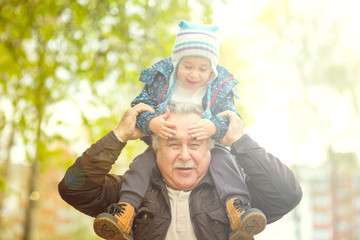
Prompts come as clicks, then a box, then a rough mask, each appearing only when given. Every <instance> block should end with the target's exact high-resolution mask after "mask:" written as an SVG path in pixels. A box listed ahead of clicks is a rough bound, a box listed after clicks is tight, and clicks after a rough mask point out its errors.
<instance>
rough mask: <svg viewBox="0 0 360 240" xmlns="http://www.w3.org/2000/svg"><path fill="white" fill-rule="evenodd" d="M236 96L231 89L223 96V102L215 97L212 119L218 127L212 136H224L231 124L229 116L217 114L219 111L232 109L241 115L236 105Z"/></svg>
mask: <svg viewBox="0 0 360 240" xmlns="http://www.w3.org/2000/svg"><path fill="white" fill-rule="evenodd" d="M234 96H235V95H234V93H233V91H230V92H229V93H228V95H227V96H224V97H223V100H222V101H221V102H219V103H218V102H217V99H215V102H214V104H213V109H212V113H213V114H212V117H211V119H210V120H211V121H212V122H213V123H214V124H215V126H216V129H217V132H216V134H215V135H213V136H212V138H214V139H219V138H222V137H224V136H225V134H226V131H227V129H228V126H229V120H228V118H227V117H221V116H216V115H217V114H218V113H221V112H224V111H225V110H230V111H233V112H235V113H236V114H237V115H239V113H238V112H237V110H236V107H235V103H234ZM239 116H240V115H239Z"/></svg>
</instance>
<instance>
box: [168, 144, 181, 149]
mask: <svg viewBox="0 0 360 240" xmlns="http://www.w3.org/2000/svg"><path fill="white" fill-rule="evenodd" d="M168 146H169V147H170V148H178V147H179V144H177V143H170V144H169V145H168Z"/></svg>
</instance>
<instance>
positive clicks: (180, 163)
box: [173, 161, 197, 168]
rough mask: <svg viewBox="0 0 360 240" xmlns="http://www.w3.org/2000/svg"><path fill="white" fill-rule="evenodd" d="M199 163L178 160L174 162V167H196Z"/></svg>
mask: <svg viewBox="0 0 360 240" xmlns="http://www.w3.org/2000/svg"><path fill="white" fill-rule="evenodd" d="M196 167H197V165H196V163H195V162H194V161H186V162H183V161H177V162H175V163H174V165H173V168H196Z"/></svg>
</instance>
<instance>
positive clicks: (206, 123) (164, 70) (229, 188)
mask: <svg viewBox="0 0 360 240" xmlns="http://www.w3.org/2000/svg"><path fill="white" fill-rule="evenodd" d="M179 26H180V28H181V29H180V31H179V33H178V34H177V36H176V41H175V45H174V49H173V53H172V57H169V58H166V59H164V60H162V61H160V62H158V63H156V64H154V65H153V67H152V68H149V69H145V70H143V71H142V73H141V76H140V80H141V81H142V82H144V83H145V87H144V89H143V90H142V92H141V93H140V94H139V96H137V97H136V98H135V99H134V101H133V102H132V106H134V105H136V104H138V103H140V102H143V103H146V104H148V105H150V106H152V107H153V108H154V109H155V113H150V112H144V113H141V114H140V115H139V116H138V118H137V125H138V126H139V128H140V129H141V130H142V131H143V132H144V133H145V134H146V135H148V136H151V135H152V134H157V135H158V136H159V137H162V138H164V139H168V138H171V137H172V136H173V134H175V131H174V130H173V128H174V126H173V124H171V123H170V122H167V121H166V118H167V117H168V114H169V110H167V106H168V104H169V103H171V104H178V103H183V102H192V103H195V104H198V105H201V106H202V107H203V108H204V109H205V111H204V114H203V117H204V118H203V119H202V120H201V121H199V122H198V123H197V124H196V125H195V126H193V127H191V129H190V130H189V134H191V135H192V137H194V138H197V139H200V140H201V139H206V138H208V137H212V138H214V139H220V138H222V137H223V136H224V135H225V133H226V131H227V127H228V120H227V118H225V117H220V116H217V114H218V113H220V112H223V111H225V110H231V111H234V112H236V108H235V105H234V99H233V98H234V96H236V93H235V92H236V90H235V85H236V84H237V83H238V82H237V80H236V79H235V78H234V77H233V75H232V74H230V73H229V72H228V71H227V70H226V69H225V68H223V67H221V66H218V59H219V41H218V39H217V37H216V35H215V32H216V30H217V27H216V26H212V25H202V24H195V23H188V22H186V21H184V20H182V21H180V22H179ZM119 140H121V139H119ZM211 155H212V158H211V159H212V160H211V163H210V167H209V172H210V174H211V175H212V178H213V179H214V182H215V185H216V189H217V192H218V194H219V197H220V198H221V200H223V201H224V204H226V210H227V213H228V217H229V220H230V223H231V228H232V231H233V232H232V233H231V235H230V239H237V237H239V236H238V235H239V234H240V233H239V231H242V230H239V229H240V225H241V226H242V228H244V224H245V225H247V224H251V221H253V220H255V221H257V222H258V223H260V225H259V226H258V227H257V229H256V230H255V231H254V232H252V235H251V236H249V239H252V236H253V235H255V234H257V233H259V232H261V231H262V230H263V229H264V228H265V225H266V218H265V215H264V214H263V213H262V212H261V211H260V210H258V209H255V208H250V204H249V202H250V195H249V192H248V189H247V186H246V184H245V179H244V178H243V174H241V172H240V170H239V169H238V167H237V165H236V163H235V160H234V159H233V156H232V155H231V154H230V152H229V150H228V149H225V148H224V147H221V146H217V147H215V148H214V149H212V150H211ZM155 165H156V159H155V154H154V152H153V151H152V150H151V149H150V148H149V149H148V150H146V151H145V152H144V153H143V154H141V155H139V156H138V157H137V158H135V159H134V161H133V162H132V163H131V165H130V169H129V170H128V171H127V172H126V173H125V175H124V181H123V184H122V186H121V192H120V199H119V202H118V203H116V204H112V205H111V206H110V207H109V213H102V214H100V215H99V216H98V217H97V218H96V219H95V221H94V229H95V232H96V233H97V234H98V235H99V236H102V237H104V236H105V233H103V232H102V231H101V229H103V227H102V226H103V225H105V224H112V225H113V226H112V227H114V228H117V229H120V230H119V232H121V234H122V236H121V237H120V239H132V237H131V236H130V230H131V228H132V224H133V219H134V217H135V213H136V212H137V211H138V210H139V208H140V206H141V204H142V201H143V198H144V196H145V193H146V190H147V187H148V185H149V182H150V177H151V173H152V169H153V168H154V167H155ZM111 239H118V238H111Z"/></svg>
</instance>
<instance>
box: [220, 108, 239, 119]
mask: <svg viewBox="0 0 360 240" xmlns="http://www.w3.org/2000/svg"><path fill="white" fill-rule="evenodd" d="M234 115H235V113H234V112H232V111H230V110H226V111H224V112H221V113H218V114H217V116H221V117H227V118H231V117H233V116H234Z"/></svg>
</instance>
